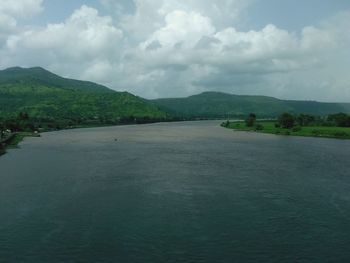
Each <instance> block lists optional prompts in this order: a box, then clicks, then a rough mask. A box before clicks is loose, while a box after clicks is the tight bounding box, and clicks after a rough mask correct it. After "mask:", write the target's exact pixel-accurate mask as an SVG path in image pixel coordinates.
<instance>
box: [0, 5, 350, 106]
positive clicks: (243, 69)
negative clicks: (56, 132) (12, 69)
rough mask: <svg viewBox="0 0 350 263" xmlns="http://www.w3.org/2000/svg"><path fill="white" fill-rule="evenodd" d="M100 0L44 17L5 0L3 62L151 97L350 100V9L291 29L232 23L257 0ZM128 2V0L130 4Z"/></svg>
mask: <svg viewBox="0 0 350 263" xmlns="http://www.w3.org/2000/svg"><path fill="white" fill-rule="evenodd" d="M179 2H180V1H175V0H134V1H133V2H132V8H130V2H129V3H126V4H123V2H121V1H120V2H119V1H118V2H116V1H111V0H101V3H102V4H103V6H104V7H106V8H108V10H109V12H108V13H107V14H101V12H100V11H99V10H97V9H95V8H92V7H89V6H87V5H83V6H81V7H80V8H79V9H78V10H74V11H73V12H72V14H71V15H70V17H68V18H66V20H65V21H62V22H61V23H57V24H47V25H46V26H44V27H34V26H30V25H29V26H25V27H24V26H18V25H17V20H18V19H27V18H29V17H31V16H33V15H36V14H39V13H40V12H42V11H43V6H42V4H43V3H42V1H40V0H17V1H16V2H15V3H16V4H13V3H14V1H7V0H4V1H1V2H0V56H1V58H2V59H1V61H0V67H1V68H5V67H8V66H14V65H24V66H34V65H40V66H43V67H46V68H48V69H51V70H53V71H55V72H57V73H59V74H62V75H64V76H69V77H74V78H80V79H87V80H92V81H96V82H99V83H102V84H105V85H108V86H109V87H111V88H113V89H116V90H127V91H130V92H133V93H135V94H137V95H140V96H144V97H147V98H157V97H172V96H176V97H178V96H187V95H192V94H195V93H199V92H203V91H210V90H215V91H223V92H230V93H237V94H262V95H269V96H276V97H280V98H289V99H318V100H323V101H350V85H349V83H350V77H349V74H348V73H347V72H346V68H348V67H349V64H350V60H349V59H346V58H349V57H350V56H349V55H350V54H349V53H350V52H349V51H348V47H349V46H350V12H349V11H346V10H345V11H344V12H341V13H338V14H335V15H334V16H332V17H330V18H329V19H327V20H325V21H320V23H318V24H317V25H307V26H305V27H304V28H303V29H301V30H300V31H299V32H289V31H288V30H286V29H283V28H279V27H278V25H274V24H267V25H266V26H264V27H263V28H261V29H259V30H249V31H244V30H239V29H238V27H235V24H237V23H238V21H239V20H240V19H243V18H242V16H243V15H244V14H246V13H249V5H253V4H254V1H242V0H222V1H215V2H216V3H213V1H209V0H202V1H199V0H189V1H186V2H184V1H181V3H179ZM125 5H127V6H125Z"/></svg>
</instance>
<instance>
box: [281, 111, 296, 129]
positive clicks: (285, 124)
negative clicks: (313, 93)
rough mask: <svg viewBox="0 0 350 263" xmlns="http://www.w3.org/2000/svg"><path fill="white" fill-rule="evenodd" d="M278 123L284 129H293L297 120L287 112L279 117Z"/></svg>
mask: <svg viewBox="0 0 350 263" xmlns="http://www.w3.org/2000/svg"><path fill="white" fill-rule="evenodd" d="M278 123H279V125H280V127H282V128H284V129H291V128H293V127H294V124H295V118H294V116H293V115H292V114H290V113H287V112H286V113H283V114H282V115H281V116H279V118H278Z"/></svg>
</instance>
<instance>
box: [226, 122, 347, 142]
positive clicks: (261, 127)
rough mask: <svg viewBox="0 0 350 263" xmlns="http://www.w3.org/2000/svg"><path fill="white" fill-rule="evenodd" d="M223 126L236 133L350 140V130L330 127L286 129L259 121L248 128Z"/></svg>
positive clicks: (232, 123) (240, 125)
mask: <svg viewBox="0 0 350 263" xmlns="http://www.w3.org/2000/svg"><path fill="white" fill-rule="evenodd" d="M222 126H223V127H225V128H228V129H233V130H236V131H247V132H248V131H249V132H258V133H266V134H274V135H284V136H302V137H316V138H334V139H343V140H349V139H350V128H348V127H328V126H303V127H294V128H291V129H285V128H280V127H276V126H275V122H273V121H266V120H258V121H257V122H256V124H255V125H254V126H252V127H248V126H247V125H246V124H245V122H244V121H229V122H224V123H222Z"/></svg>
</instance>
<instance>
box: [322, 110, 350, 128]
mask: <svg viewBox="0 0 350 263" xmlns="http://www.w3.org/2000/svg"><path fill="white" fill-rule="evenodd" d="M327 121H328V122H330V123H331V124H333V125H335V126H338V127H350V115H348V114H345V113H337V114H332V115H329V116H328V118H327Z"/></svg>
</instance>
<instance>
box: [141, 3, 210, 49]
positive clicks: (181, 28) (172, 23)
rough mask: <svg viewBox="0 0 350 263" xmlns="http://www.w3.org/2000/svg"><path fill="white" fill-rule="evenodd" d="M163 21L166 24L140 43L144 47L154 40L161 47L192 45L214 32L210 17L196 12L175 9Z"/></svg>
mask: <svg viewBox="0 0 350 263" xmlns="http://www.w3.org/2000/svg"><path fill="white" fill-rule="evenodd" d="M165 21H166V25H165V26H164V27H162V28H160V29H158V30H157V31H156V32H154V33H153V34H152V35H151V37H150V38H149V39H147V41H146V42H144V43H143V44H142V46H143V47H144V48H147V47H149V46H150V45H151V44H152V43H155V42H157V43H159V44H160V45H161V46H162V47H174V46H175V45H181V46H185V47H194V46H195V45H196V44H197V43H198V41H199V40H200V39H201V38H202V37H204V36H210V35H212V34H213V33H214V32H215V28H214V27H213V26H212V24H211V20H210V18H208V17H204V16H202V15H201V14H199V13H196V12H190V13H187V12H185V11H181V10H175V11H173V12H171V13H169V14H167V15H166V17H165Z"/></svg>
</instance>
